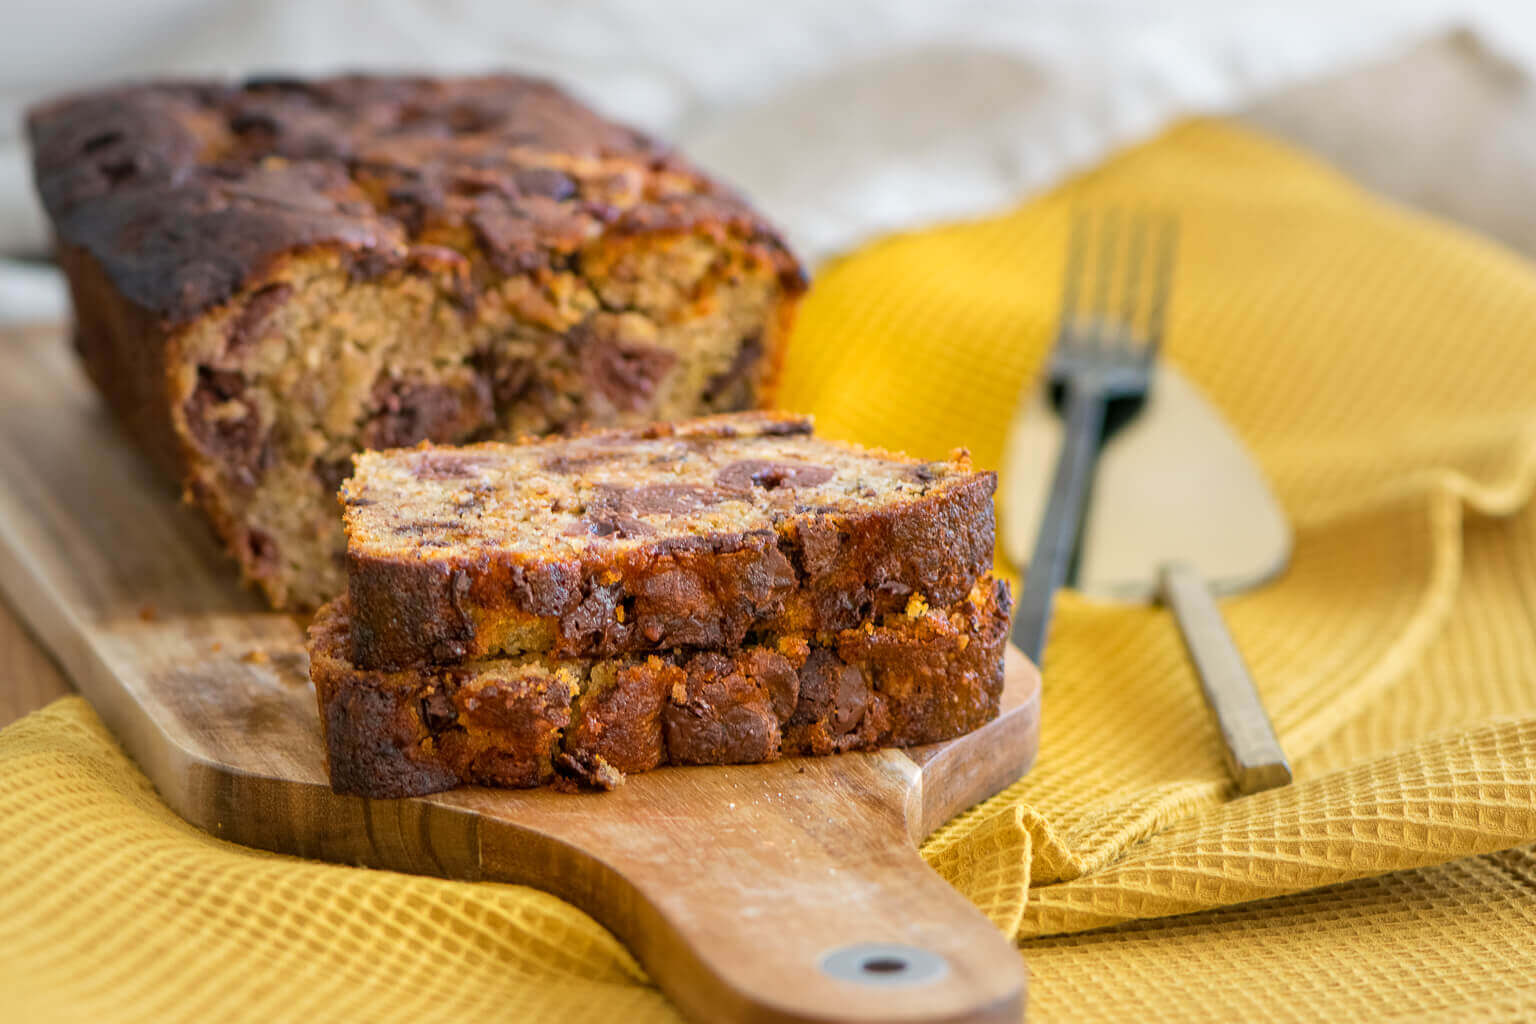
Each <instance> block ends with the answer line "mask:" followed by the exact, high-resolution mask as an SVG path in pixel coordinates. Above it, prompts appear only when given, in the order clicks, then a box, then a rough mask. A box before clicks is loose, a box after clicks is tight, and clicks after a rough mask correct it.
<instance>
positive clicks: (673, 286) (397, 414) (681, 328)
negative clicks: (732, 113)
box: [28, 75, 804, 608]
mask: <svg viewBox="0 0 1536 1024" xmlns="http://www.w3.org/2000/svg"><path fill="white" fill-rule="evenodd" d="M28 129H29V133H30V136H31V140H32V145H33V151H34V172H35V177H36V182H37V187H38V190H39V192H40V194H41V196H42V200H43V203H44V205H45V207H46V208H47V212H48V214H49V216H50V218H51V220H52V223H53V227H54V231H55V235H56V237H57V242H58V260H59V263H60V265H61V266H62V267H63V269H64V271H65V273H66V274H67V276H68V279H69V285H70V289H71V292H72V295H73V301H74V308H75V318H76V324H75V343H76V346H77V348H78V349H79V351H80V353H81V355H82V356H83V359H84V363H85V368H86V370H87V371H88V373H89V374H90V376H91V378H92V379H93V380H94V381H95V382H96V384H97V386H98V388H99V389H100V390H101V392H102V394H103V395H104V396H105V397H106V400H107V402H108V404H109V405H110V406H111V407H112V408H113V410H114V411H115V413H116V414H117V416H118V417H119V418H120V419H121V421H122V422H123V423H124V424H125V425H126V427H127V428H128V430H129V431H130V432H131V433H132V434H133V436H134V437H135V438H136V439H137V441H138V442H139V443H140V444H141V446H142V447H144V448H145V449H147V450H148V451H149V453H150V454H151V455H152V456H153V457H154V458H156V459H157V460H158V461H159V462H160V463H161V464H162V465H163V466H164V467H165V468H166V469H168V470H169V471H170V472H171V473H172V474H173V475H174V476H175V478H176V479H177V480H178V481H179V482H180V483H181V484H182V486H183V488H184V491H185V493H186V494H187V495H188V496H189V497H190V498H191V499H192V500H193V501H195V502H196V503H197V504H199V505H200V506H201V507H202V508H203V509H204V510H205V511H206V513H207V515H208V516H209V518H210V519H211V521H212V523H213V525H214V527H215V529H216V530H217V532H218V533H219V535H220V536H221V537H222V539H223V541H224V543H225V544H226V545H227V546H228V547H229V549H230V551H231V552H232V553H233V554H234V555H235V557H236V558H237V559H238V560H239V562H240V564H241V566H242V568H243V570H244V574H245V575H246V577H247V578H248V579H251V580H254V581H255V582H256V583H257V584H259V585H260V587H261V589H262V590H263V591H264V592H265V593H266V595H267V597H268V598H269V599H270V600H271V602H272V603H273V604H274V605H276V606H279V607H293V608H303V607H314V606H317V605H318V604H319V603H321V602H322V601H324V600H326V599H328V598H330V597H332V596H333V595H335V594H336V593H338V592H340V590H341V589H342V584H343V582H344V576H343V567H342V561H341V552H342V547H343V544H342V534H341V527H340V520H339V517H338V516H337V515H336V507H335V504H334V494H335V491H336V488H337V485H338V484H339V482H340V480H341V478H342V477H343V476H345V474H346V472H347V469H348V467H349V465H350V463H349V461H348V460H349V458H350V456H351V455H352V453H354V452H356V451H358V450H360V449H362V448H365V447H366V448H382V447H390V446H399V445H410V444H414V443H416V442H418V441H421V440H424V439H425V440H432V441H438V442H459V441H465V440H471V439H481V438H486V437H516V436H520V435H523V434H530V433H544V432H549V431H557V430H562V429H566V428H569V427H572V426H574V425H577V424H583V423H597V424H623V423H639V422H645V421H649V420H654V419H661V418H676V417H679V416H687V415H694V414H698V413H704V412H710V411H716V410H730V409H741V408H747V407H750V406H751V405H753V404H755V403H756V401H757V398H758V396H759V394H760V393H761V391H762V389H763V388H764V386H765V383H766V381H767V379H768V377H769V375H770V374H771V373H772V370H773V367H774V366H775V362H776V359H777V356H778V352H779V348H780V344H781V342H782V340H783V337H784V334H785V331H786V329H787V324H788V321H789V317H790V315H791V310H792V308H793V306H794V303H795V300H796V299H797V297H798V296H799V295H800V293H801V291H802V290H803V287H804V279H803V277H802V274H801V271H800V269H799V267H798V266H797V264H796V262H795V260H794V259H793V257H792V256H791V255H790V254H789V252H788V251H787V250H786V249H785V247H784V245H783V243H782V242H781V241H780V240H779V238H778V237H777V236H776V235H775V233H774V232H773V230H772V229H771V228H770V227H769V226H768V225H766V224H765V223H764V222H763V221H762V220H761V219H760V218H758V217H757V216H756V215H755V214H754V213H753V212H752V210H751V209H750V208H749V207H748V206H747V205H746V204H745V203H744V202H743V201H742V200H741V199H740V198H738V197H737V196H735V195H734V194H732V193H731V192H730V191H728V190H727V189H724V188H722V187H721V186H719V185H717V184H715V183H713V182H711V181H709V180H708V179H707V178H705V177H704V176H702V175H701V174H700V173H699V172H698V171H696V170H695V169H694V168H692V167H691V166H690V165H688V164H687V163H685V162H684V161H683V160H681V159H680V158H678V157H677V156H676V155H674V154H672V153H671V152H669V151H668V150H667V149H666V148H665V147H663V146H661V145H659V144H658V143H656V142H655V141H653V140H651V139H649V138H646V137H645V136H643V135H641V134H639V133H637V132H635V131H632V130H630V129H628V128H626V127H624V126H622V125H618V124H615V123H613V122H610V121H607V120H604V119H602V118H601V117H599V116H597V115H596V114H594V113H592V112H591V111H589V110H588V109H586V108H584V107H582V106H581V105H579V104H578V103H576V102H575V101H573V100H572V99H570V98H569V97H567V96H566V95H565V94H563V93H562V92H560V91H559V90H558V89H556V88H554V87H553V86H551V85H549V84H547V83H544V82H541V81H537V80H533V79H528V78H523V77H518V76H512V75H506V76H496V77H483V78H463V79H446V80H436V79H425V78H403V77H363V76H355V77H344V78H333V79H325V80H317V81H296V80H289V79H278V78H269V79H261V80H252V81H248V82H245V83H244V84H240V85H226V84H219V83H213V82H171V83H155V84H148V85H139V86H132V87H127V88H117V89H109V90H104V91H100V92H94V93H88V94H83V95H78V96H72V97H67V98H64V99H61V100H58V101H55V102H52V103H50V104H47V105H45V106H43V107H41V108H39V109H36V110H34V111H33V112H32V113H31V114H30V116H29V118H28Z"/></svg>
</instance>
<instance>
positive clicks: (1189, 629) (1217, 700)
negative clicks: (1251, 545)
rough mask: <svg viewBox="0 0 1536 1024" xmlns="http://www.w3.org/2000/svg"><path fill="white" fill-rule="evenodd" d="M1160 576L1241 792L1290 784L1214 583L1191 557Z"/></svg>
mask: <svg viewBox="0 0 1536 1024" xmlns="http://www.w3.org/2000/svg"><path fill="white" fill-rule="evenodd" d="M1160 576H1161V583H1162V592H1163V600H1164V601H1166V602H1167V603H1168V606H1169V607H1170V608H1172V609H1173V615H1174V618H1175V619H1177V620H1178V623H1179V632H1180V633H1181V634H1183V637H1184V645H1185V646H1186V647H1187V648H1188V649H1189V656H1190V659H1191V660H1192V661H1194V663H1195V671H1196V672H1197V673H1198V674H1199V676H1200V688H1201V689H1202V690H1204V691H1205V701H1206V703H1207V704H1209V705H1210V706H1211V711H1212V712H1214V713H1215V715H1216V726H1217V728H1218V729H1220V730H1221V742H1222V746H1223V747H1224V748H1225V753H1226V755H1227V770H1228V771H1229V772H1231V774H1232V781H1233V782H1235V783H1237V791H1238V792H1239V793H1242V794H1243V795H1245V796H1246V795H1248V794H1249V793H1258V792H1262V791H1263V790H1266V789H1274V788H1275V787H1277V786H1285V785H1289V784H1290V781H1291V765H1290V762H1289V761H1287V760H1286V759H1285V751H1284V750H1282V749H1281V748H1280V740H1279V739H1278V738H1277V737H1276V736H1275V727H1274V726H1273V725H1272V724H1270V721H1269V715H1268V714H1267V713H1266V712H1265V710H1264V702H1263V701H1262V700H1261V699H1260V697H1259V691H1258V689H1257V688H1256V687H1255V686H1254V685H1253V676H1251V675H1250V674H1249V673H1248V666H1247V664H1246V663H1245V662H1244V661H1243V656H1242V654H1241V653H1240V652H1239V651H1238V649H1237V644H1236V643H1234V642H1233V640H1232V634H1231V633H1230V632H1228V630H1227V624H1226V622H1225V620H1223V619H1222V617H1221V609H1220V608H1218V607H1217V606H1216V601H1215V599H1214V598H1213V597H1212V596H1211V588H1210V587H1209V586H1207V585H1206V582H1205V580H1204V579H1203V578H1202V577H1201V575H1200V573H1199V571H1198V570H1196V569H1195V567H1194V566H1192V565H1190V564H1189V563H1188V562H1170V563H1168V564H1167V565H1164V566H1163V567H1162V571H1161V573H1160Z"/></svg>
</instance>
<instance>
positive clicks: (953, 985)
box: [0, 329, 1040, 1021]
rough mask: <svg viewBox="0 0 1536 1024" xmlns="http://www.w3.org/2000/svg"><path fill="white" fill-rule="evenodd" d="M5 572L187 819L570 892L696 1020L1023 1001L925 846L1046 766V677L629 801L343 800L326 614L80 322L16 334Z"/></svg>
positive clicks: (2, 489)
mask: <svg viewBox="0 0 1536 1024" xmlns="http://www.w3.org/2000/svg"><path fill="white" fill-rule="evenodd" d="M0 589H3V590H4V592H5V595H6V597H7V598H8V600H9V601H10V602H11V604H12V606H13V607H14V608H16V609H17V611H18V612H19V613H20V614H21V615H22V617H23V618H25V620H26V621H27V622H28V623H29V624H30V626H31V627H32V628H33V629H34V630H35V631H36V633H37V634H38V636H39V637H40V638H41V639H42V641H43V642H44V643H45V644H46V645H47V646H48V647H49V648H50V649H51V650H52V651H53V653H54V654H55V655H56V656H57V657H58V659H59V661H60V662H61V663H62V664H63V666H64V668H65V670H66V671H67V672H68V673H69V674H70V675H71V677H72V678H73V679H74V681H75V684H76V685H77V686H78V687H79V688H80V690H81V691H82V692H83V693H84V694H85V696H86V697H87V698H88V699H89V700H90V702H91V703H92V705H93V706H94V707H95V708H96V710H97V711H98V712H99V713H100V714H101V716H102V717H103V718H104V719H105V720H106V722H107V724H108V725H109V726H110V727H111V729H112V730H113V732H114V733H115V734H116V735H117V736H118V738H119V739H120V740H121V741H122V743H123V745H124V746H125V747H126V749H127V750H128V752H129V753H130V754H131V755H132V756H133V758H134V759H135V760H136V761H137V762H138V763H139V765H140V766H141V767H142V768H143V769H144V771H145V772H146V773H147V774H148V775H149V777H150V778H151V779H152V780H153V781H154V783H155V785H156V786H157V787H158V789H159V791H160V793H161V795H162V796H163V797H164V798H165V800H166V801H167V802H168V803H169V804H170V806H171V807H173V808H174V809H175V810H176V811H177V813H179V814H181V815H182V816H183V817H184V818H186V819H187V820H188V821H191V822H192V823H194V824H196V825H198V826H200V827H202V828H204V829H206V830H208V831H209V832H212V833H214V834H216V835H218V836H221V837H223V838H225V839H228V840H230V841H232V842H237V843H243V844H246V845H249V846H256V847H261V848H263V849H268V850H277V851H281V852H284V853H292V854H297V855H300V856H305V857H315V858H321V859H325V860H332V861H339V862H342V863H348V864H366V865H370V866H373V867H380V868H392V869H395V870H399V871H410V872H417V873H422V874H431V875H440V876H446V877H450V878H461V879H469V880H479V879H488V880H497V881H506V882H520V883H525V884H528V885H533V886H537V887H539V888H541V889H546V890H548V891H550V892H553V893H555V894H557V895H559V896H561V897H563V898H565V899H567V900H570V901H571V902H573V903H575V904H576V905H577V906H579V907H581V908H583V909H584V910H586V911H587V912H588V913H590V914H592V915H593V916H594V917H596V918H597V919H598V920H599V921H601V922H603V923H604V924H605V925H607V926H608V927H609V928H611V929H613V931H614V932H615V933H616V934H617V935H618V936H619V938H620V939H622V940H623V941H624V942H625V943H626V944H627V945H628V946H629V947H630V948H631V949H632V950H633V951H634V953H635V954H636V956H637V957H638V959H639V960H640V962H641V963H642V964H643V965H644V966H645V968H646V970H647V971H649V972H650V974H651V976H652V977H653V978H655V980H656V981H657V983H658V984H659V985H660V987H661V988H662V990H663V991H664V992H665V993H666V994H667V995H668V996H669V997H671V998H672V999H673V1000H674V1001H675V1002H676V1003H677V1005H678V1006H679V1007H681V1008H682V1010H683V1011H684V1013H685V1014H687V1015H688V1016H689V1017H691V1018H693V1019H695V1020H701V1021H702V1020H708V1021H717V1020H752V1021H876V1020H900V1021H993V1020H997V1021H1002V1020H1011V1021H1016V1020H1018V1019H1019V1018H1020V1016H1021V1014H1022V1011H1023V1005H1024V991H1025V970H1024V964H1023V961H1022V959H1021V957H1020V956H1019V953H1018V951H1017V950H1016V949H1015V948H1014V947H1013V946H1012V944H1011V943H1010V942H1008V941H1007V940H1005V939H1004V937H1003V936H1002V935H1001V934H999V933H998V932H997V930H996V929H995V928H993V927H992V925H991V924H990V923H989V922H988V921H987V920H986V918H985V917H983V916H982V915H981V913H979V912H978V911H977V910H976V909H975V908H974V907H973V906H972V905H971V904H970V903H968V902H967V901H966V900H965V899H964V898H962V897H961V896H960V895H959V894H958V893H957V892H955V890H954V889H952V888H951V887H950V886H949V885H947V884H946V883H945V882H944V881H943V880H942V879H940V878H939V877H938V876H937V875H935V874H934V873H933V872H932V871H931V870H929V868H928V867H927V866H926V865H925V864H924V863H923V860H922V858H921V857H919V856H918V854H917V849H916V843H917V842H918V841H919V840H921V839H922V838H923V837H924V836H926V835H927V834H928V833H929V832H931V831H932V830H933V829H935V828H936V827H937V826H939V825H940V824H942V823H943V822H944V821H946V820H948V819H949V818H950V817H951V816H953V815H954V814H956V813H957V812H959V811H961V810H963V809H964V808H966V807H967V806H969V805H971V804H973V803H975V802H977V801H978V800H981V799H983V798H985V797H987V796H989V795H991V794H992V793H995V792H997V791H998V790H999V789H1001V788H1002V787H1004V786H1005V785H1007V784H1008V783H1009V782H1011V781H1013V780H1014V779H1016V778H1018V777H1019V776H1020V775H1021V774H1023V773H1024V772H1025V771H1026V770H1027V769H1028V768H1029V766H1030V764H1031V763H1032V762H1033V760H1034V757H1035V750H1036V744H1037V741H1038V730H1039V714H1040V685H1039V676H1038V674H1037V673H1036V672H1035V670H1034V668H1033V666H1031V665H1030V664H1029V663H1028V662H1027V661H1025V659H1024V658H1023V657H1022V656H1019V655H1018V654H1017V653H1016V652H1013V651H1010V660H1009V663H1008V677H1007V685H1006V689H1005V693H1004V698H1003V711H1002V714H1001V716H1000V717H999V718H998V719H997V720H996V721H994V722H992V723H991V724H989V725H987V726H986V727H984V728H982V729H980V730H978V731H976V732H974V733H972V734H970V735H968V736H965V737H962V738H961V739H958V740H954V741H951V742H949V743H943V744H936V745H933V746H930V747H926V748H921V749H917V750H909V751H895V750H886V751H879V752H876V753H871V754H846V755H843V756H840V757H832V758H807V759H796V760H792V761H785V762H780V763H777V764H770V765H751V766H740V767H724V768H673V769H661V770H658V771H655V772H651V773H647V774H643V775H637V776H634V777H632V778H631V779H629V781H628V782H626V783H625V784H624V785H623V786H621V787H619V788H618V789H617V790H615V791H613V792H611V793H590V794H575V795H571V794H561V793H555V792H551V791H548V790H533V791H518V792H502V791H493V790H487V789H462V790H457V791H454V792H451V793H444V794H440V795H437V796H432V797H426V798H422V799H414V800H376V801H369V800H362V799H358V798H354V797H341V796H337V795H335V794H333V793H332V792H331V790H330V788H329V786H328V785H327V784H326V781H325V770H324V762H323V759H322V753H321V744H320V733H319V722H318V718H317V715H316V711H315V703H314V695H313V692H312V691H311V689H310V685H309V679H308V665H307V660H306V657H305V654H304V649H303V623H302V622H301V621H300V620H298V619H296V618H294V617H291V616H286V615H280V614H276V613H273V612H270V611H267V610H265V609H264V608H263V607H262V606H261V604H260V603H259V602H258V601H257V599H256V598H255V597H254V596H253V595H251V594H250V593H248V592H245V591H243V590H242V589H241V588H240V587H239V585H238V584H237V583H236V581H235V578H234V570H233V568H232V566H231V565H230V563H229V562H228V561H227V560H226V559H225V558H224V557H223V556H222V555H221V554H220V552H219V551H218V550H217V548H216V547H215V545H214V544H213V542H212V540H211V539H210V537H209V534H208V532H207V530H206V528H205V527H204V526H203V524H202V523H201V522H200V521H199V519H198V517H197V516H196V515H195V514H194V513H193V511H192V510H191V509H188V508H187V507H185V506H183V505H181V504H179V503H178V501H177V500H176V495H175V492H174V490H173V489H172V488H171V487H169V486H168V485H167V484H166V483H165V482H164V481H163V480H162V479H160V478H159V477H158V476H156V475H155V474H154V472H153V470H152V468H151V467H150V466H149V465H148V464H147V463H146V462H145V461H144V460H142V459H141V458H140V457H139V456H138V455H137V453H136V452H135V451H134V450H133V449H132V448H131V447H130V446H129V445H128V443H127V442H126V441H125V440H124V439H123V438H122V437H121V436H120V435H119V433H118V432H117V430H116V429H115V427H114V425H113V424H112V422H111V421H110V420H109V418H108V416H107V413H106V411H105V409H104V408H103V407H102V405H101V404H100V403H99V401H98V400H97V399H96V397H95V395H94V394H93V393H92V392H91V391H90V390H89V387H88V385H87V384H86V382H85V380H84V378H83V377H82V375H81V374H80V373H79V371H78V370H77V369H76V367H75V364H74V358H73V353H72V352H71V351H70V350H69V346H68V345H67V344H66V342H65V339H64V338H63V337H62V332H61V331H59V330H57V329H48V330H30V331H15V330H12V331H8V332H0Z"/></svg>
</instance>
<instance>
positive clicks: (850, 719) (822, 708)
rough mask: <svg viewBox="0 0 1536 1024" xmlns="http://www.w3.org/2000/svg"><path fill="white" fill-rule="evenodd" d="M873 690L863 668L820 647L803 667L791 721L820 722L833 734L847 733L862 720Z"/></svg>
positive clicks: (794, 723) (810, 723)
mask: <svg viewBox="0 0 1536 1024" xmlns="http://www.w3.org/2000/svg"><path fill="white" fill-rule="evenodd" d="M871 693H872V691H871V689H870V686H869V681H868V680H866V679H865V678H864V673H863V672H862V671H860V670H859V669H858V668H857V667H856V666H854V665H849V664H847V663H846V662H844V661H843V660H842V659H840V658H838V657H837V655H835V654H833V653H832V652H831V651H828V650H826V649H825V648H820V647H818V648H816V649H815V650H813V651H811V654H810V657H809V658H807V659H806V662H805V666H804V667H803V668H802V669H801V670H800V701H799V704H798V706H797V707H796V708H795V713H794V714H793V715H792V716H790V719H789V722H788V724H789V725H791V726H796V725H814V724H821V725H824V726H825V727H826V729H827V731H828V732H829V733H831V735H833V736H842V735H845V734H847V733H850V732H852V731H853V730H854V729H856V728H858V725H859V723H860V721H862V720H863V718H864V712H865V710H866V709H867V708H868V707H869V702H870V696H871Z"/></svg>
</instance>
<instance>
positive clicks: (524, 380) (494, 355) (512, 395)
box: [470, 348, 534, 410]
mask: <svg viewBox="0 0 1536 1024" xmlns="http://www.w3.org/2000/svg"><path fill="white" fill-rule="evenodd" d="M470 365H472V366H473V367H474V368H475V369H476V370H477V371H478V372H480V373H481V374H482V375H484V376H485V377H486V379H488V380H489V381H490V383H491V400H492V402H494V403H495V405H496V408H497V409H498V410H505V409H507V408H508V407H510V406H512V405H514V404H516V403H517V401H518V399H520V398H522V397H523V395H524V394H525V393H526V392H527V391H528V385H529V384H531V383H533V370H534V360H533V359H532V358H530V357H528V356H517V355H512V354H511V353H509V352H504V351H498V350H497V349H495V348H491V349H486V350H484V351H481V352H477V353H475V354H474V355H473V356H471V357H470Z"/></svg>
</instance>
